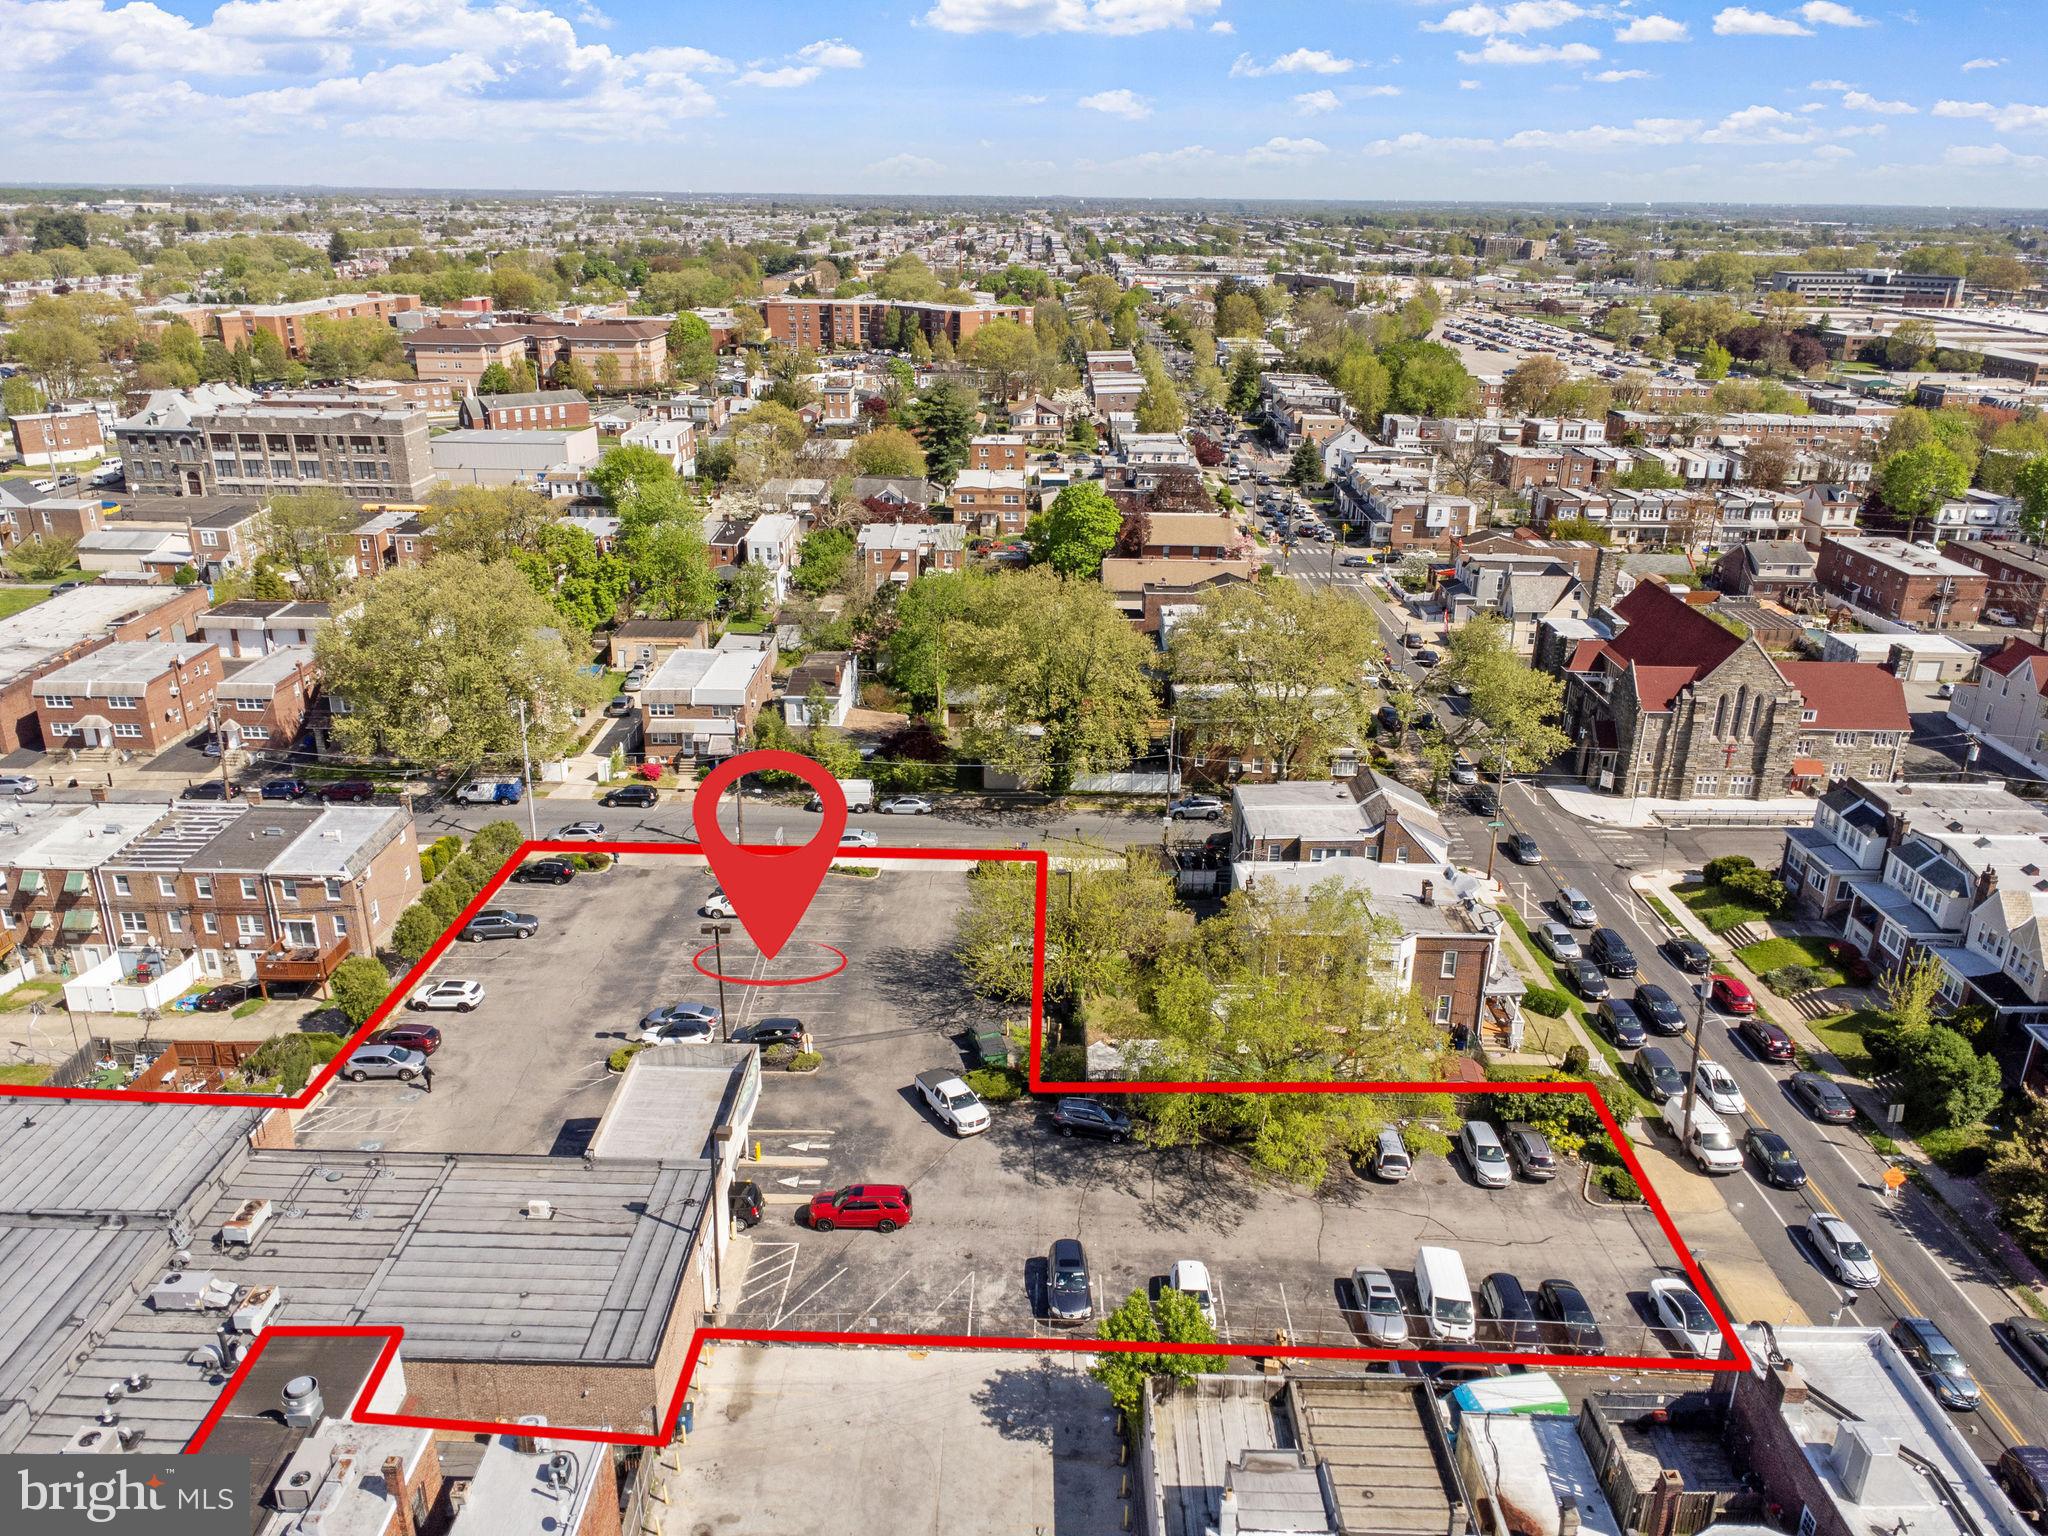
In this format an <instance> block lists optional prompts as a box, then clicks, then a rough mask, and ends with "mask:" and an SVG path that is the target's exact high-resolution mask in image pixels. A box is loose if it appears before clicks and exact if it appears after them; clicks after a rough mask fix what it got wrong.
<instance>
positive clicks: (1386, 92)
mask: <svg viewBox="0 0 2048 1536" xmlns="http://www.w3.org/2000/svg"><path fill="white" fill-rule="evenodd" d="M1358 94H1359V95H1361V96H1398V95H1400V94H1401V87H1399V86H1398V85H1368V86H1367V87H1366V88H1365V89H1364V90H1362V91H1360V92H1359V93H1358Z"/></svg>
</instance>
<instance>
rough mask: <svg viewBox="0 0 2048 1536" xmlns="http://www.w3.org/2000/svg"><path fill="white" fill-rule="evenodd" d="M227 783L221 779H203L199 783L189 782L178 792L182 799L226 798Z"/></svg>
mask: <svg viewBox="0 0 2048 1536" xmlns="http://www.w3.org/2000/svg"><path fill="white" fill-rule="evenodd" d="M227 797H228V787H227V785H225V784H223V783H221V781H220V780H219V779H201V780H200V781H199V782H198V783H197V784H187V785H186V786H185V787H184V788H183V789H182V790H180V791H179V792H178V798H179V799H180V800H225V799H227Z"/></svg>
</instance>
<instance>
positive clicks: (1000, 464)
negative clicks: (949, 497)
mask: <svg viewBox="0 0 2048 1536" xmlns="http://www.w3.org/2000/svg"><path fill="white" fill-rule="evenodd" d="M1030 461H1031V445H1030V444H1029V443H1027V442H1026V441H1025V440H1024V438H1023V437H1022V436H1021V435H1020V434H1018V433H1014V432H1001V433H995V434H992V435H990V436H987V437H976V438H971V439H969V440H968V444H967V467H968V468H969V469H1008V470H1018V471H1022V470H1023V469H1024V468H1025V467H1026V466H1027V465H1028V464H1029V463H1030Z"/></svg>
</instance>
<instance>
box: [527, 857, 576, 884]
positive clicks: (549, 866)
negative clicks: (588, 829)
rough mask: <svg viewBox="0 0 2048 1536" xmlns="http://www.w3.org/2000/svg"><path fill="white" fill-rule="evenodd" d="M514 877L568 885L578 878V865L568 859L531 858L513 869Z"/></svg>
mask: <svg viewBox="0 0 2048 1536" xmlns="http://www.w3.org/2000/svg"><path fill="white" fill-rule="evenodd" d="M512 878H513V879H514V880H522V881H539V882H541V883H542V884H546V885H567V884H568V883H569V882H570V881H571V880H574V879H575V878H576V866H575V865H574V864H571V863H570V862H569V861H568V860H567V859H530V860H528V861H527V862H526V863H524V864H522V865H520V866H519V867H518V868H517V869H515V870H513V871H512Z"/></svg>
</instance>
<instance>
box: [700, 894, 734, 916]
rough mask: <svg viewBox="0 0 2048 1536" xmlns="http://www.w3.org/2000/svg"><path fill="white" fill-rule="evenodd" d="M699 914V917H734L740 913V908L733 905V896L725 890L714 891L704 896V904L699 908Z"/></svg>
mask: <svg viewBox="0 0 2048 1536" xmlns="http://www.w3.org/2000/svg"><path fill="white" fill-rule="evenodd" d="M697 915H698V916H699V917H734V916H737V915H738V908H736V907H734V906H733V904H732V898H731V897H730V896H728V895H726V894H725V892H723V891H713V892H712V893H711V894H710V895H709V896H707V897H705V898H704V905H703V906H701V907H699V908H698V909H697Z"/></svg>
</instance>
